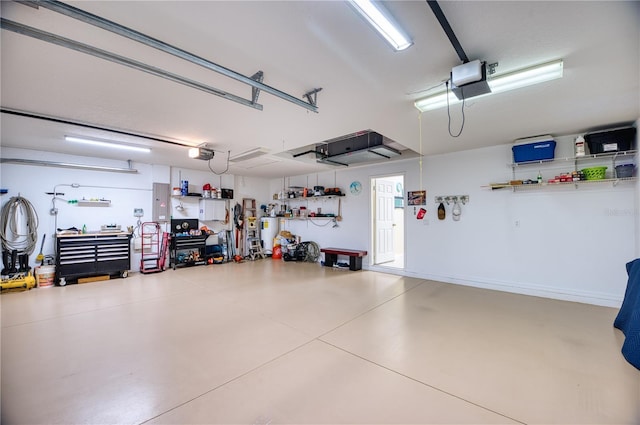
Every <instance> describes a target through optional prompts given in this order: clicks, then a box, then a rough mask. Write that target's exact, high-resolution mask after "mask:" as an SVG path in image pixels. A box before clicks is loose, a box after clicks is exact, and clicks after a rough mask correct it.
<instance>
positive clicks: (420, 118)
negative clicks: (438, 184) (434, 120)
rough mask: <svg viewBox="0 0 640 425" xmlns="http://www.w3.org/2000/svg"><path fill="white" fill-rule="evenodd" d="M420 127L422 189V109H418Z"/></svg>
mask: <svg viewBox="0 0 640 425" xmlns="http://www.w3.org/2000/svg"><path fill="white" fill-rule="evenodd" d="M418 127H419V133H420V159H419V164H420V190H421V191H422V111H418Z"/></svg>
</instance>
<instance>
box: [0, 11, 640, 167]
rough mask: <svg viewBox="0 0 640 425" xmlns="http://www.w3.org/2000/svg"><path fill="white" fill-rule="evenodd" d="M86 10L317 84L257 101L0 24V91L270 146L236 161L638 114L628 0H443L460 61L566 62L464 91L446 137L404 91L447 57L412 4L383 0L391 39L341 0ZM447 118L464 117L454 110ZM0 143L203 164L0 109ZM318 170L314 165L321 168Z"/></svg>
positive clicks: (436, 30)
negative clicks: (87, 142)
mask: <svg viewBox="0 0 640 425" xmlns="http://www.w3.org/2000/svg"><path fill="white" fill-rule="evenodd" d="M69 3H71V4H73V5H74V6H76V7H79V8H81V9H83V10H86V11H88V12H91V13H94V14H96V15H99V16H101V17H103V18H107V19H109V20H112V21H115V22H117V23H119V24H122V25H125V26H128V27H131V28H133V29H136V30H137V31H140V32H142V33H145V34H147V35H149V36H152V37H155V38H157V39H160V40H162V41H164V42H167V43H169V44H172V45H174V46H178V47H180V48H182V49H184V50H187V51H189V52H191V53H194V54H197V55H199V56H202V57H204V58H206V59H208V60H210V61H212V62H215V63H217V64H219V65H222V66H224V67H226V68H229V69H232V70H234V71H236V72H238V73H240V74H243V75H245V76H251V75H253V74H254V73H255V72H256V71H258V70H262V71H263V72H264V83H265V84H267V85H269V86H271V87H274V88H276V89H278V90H281V91H283V92H286V93H289V94H291V95H293V96H295V97H300V98H302V96H303V94H304V93H306V92H308V91H310V90H312V89H314V88H319V87H321V88H322V91H321V92H320V93H319V94H318V96H317V103H318V107H319V112H318V113H314V112H310V111H307V110H306V109H304V108H302V107H300V106H297V105H295V104H293V103H290V102H287V101H285V100H282V99H280V98H277V97H275V96H273V95H270V94H268V93H264V92H263V93H261V94H260V97H259V99H258V102H259V103H261V104H262V105H263V107H264V110H263V111H258V110H256V109H253V108H250V107H247V106H243V105H240V104H237V103H234V102H231V101H228V100H225V99H222V98H220V97H217V96H214V95H210V94H206V93H204V92H202V91H198V90H196V89H193V88H190V87H185V86H183V85H180V84H177V83H174V82H171V81H167V80H165V79H161V78H159V77H156V76H152V75H149V74H146V73H143V72H141V71H137V70H133V69H130V68H127V67H124V66H121V65H117V64H114V63H111V62H107V61H105V60H102V59H99V58H95V57H93V56H89V55H86V54H83V53H79V52H76V51H73V50H70V49H66V48H64V47H59V46H55V45H52V44H49V43H46V42H44V41H40V40H36V39H33V38H29V37H27V36H24V35H20V34H16V33H13V32H10V31H7V30H2V32H1V37H2V40H1V47H2V50H1V52H0V53H1V60H2V64H1V72H2V75H1V84H2V86H1V89H2V91H1V104H2V107H3V108H6V109H11V110H20V111H28V112H30V113H34V114H41V115H47V116H53V117H57V118H61V119H64V120H69V121H75V122H83V123H89V124H92V125H95V126H99V127H105V128H110V129H119V130H123V131H126V132H131V133H135V134H144V135H150V136H154V137H157V138H161V139H164V140H169V141H177V142H181V143H185V144H192V145H198V144H201V143H207V144H208V145H210V146H212V147H213V148H214V149H215V150H217V151H219V152H218V153H217V154H216V157H215V158H214V160H213V161H212V167H213V168H214V169H215V170H216V171H221V170H223V169H224V168H225V166H226V164H225V157H226V154H224V152H227V151H229V150H230V151H231V155H234V154H238V153H241V152H244V151H247V150H249V149H252V148H256V147H265V148H268V149H269V151H270V152H271V153H272V155H269V156H267V157H263V158H261V159H259V160H254V161H252V162H249V163H239V164H237V165H233V166H232V167H231V169H230V171H231V172H232V173H234V174H241V175H254V176H265V177H276V176H278V177H280V176H283V175H297V174H306V173H311V172H315V171H316V170H319V169H321V168H319V167H320V166H318V165H317V164H315V163H314V162H313V161H307V162H299V161H292V160H286V159H284V158H282V157H281V156H278V154H280V153H282V152H283V151H288V150H291V149H295V148H300V147H302V146H305V145H309V144H313V143H318V142H322V141H324V140H327V139H332V138H335V137H338V136H341V135H345V134H349V133H353V132H355V131H359V130H364V129H373V130H375V131H377V132H379V133H381V134H383V135H385V136H386V137H388V138H390V139H392V140H395V141H396V142H398V143H400V144H402V145H404V146H406V147H407V148H409V149H412V150H414V151H420V150H421V149H422V151H423V152H424V153H425V154H436V153H444V152H452V151H459V150H465V149H472V148H477V147H483V146H492V145H497V144H503V143H512V141H513V140H514V139H517V138H521V137H528V136H533V135H538V134H553V135H563V134H572V133H577V132H582V131H587V130H591V129H596V128H600V127H603V126H608V125H613V124H619V123H629V122H632V121H634V120H636V119H638V117H640V94H639V93H640V89H639V81H640V66H639V61H640V60H639V56H640V32H639V31H640V30H639V28H640V2H637V1H635V2H610V1H602V2H574V1H571V2H569V1H566V2H565V1H551V2H540V1H512V2H504V1H499V2H488V1H469V2H465V1H455V2H453V1H442V2H440V5H441V8H442V10H443V11H444V14H445V15H446V17H447V19H448V20H449V22H450V24H451V26H452V28H453V30H454V31H455V33H456V35H457V37H458V39H459V41H460V43H461V44H462V46H463V48H464V50H465V51H466V53H467V55H468V56H469V58H470V59H481V60H484V61H487V63H493V62H499V67H498V69H497V72H498V73H503V72H508V71H510V70H513V69H516V68H520V67H524V66H528V65H532V64H536V63H541V62H546V61H549V60H553V59H559V58H561V59H564V78H562V79H561V80H556V81H552V82H548V83H545V84H542V85H539V86H535V87H529V88H524V89H520V90H516V91H512V92H509V93H503V94H499V95H495V96H489V97H484V98H481V99H475V100H474V99H472V100H471V101H469V102H468V104H467V108H466V110H465V116H466V121H465V127H464V131H463V133H462V135H461V136H460V137H459V138H455V139H454V138H452V137H450V136H449V133H448V121H447V111H446V109H441V110H437V111H431V112H426V113H424V114H423V115H422V139H423V141H422V147H421V146H420V131H419V120H418V117H419V114H418V112H417V110H416V109H415V108H414V107H413V101H414V100H415V99H417V98H418V97H420V96H424V95H425V94H426V92H424V90H425V89H427V88H430V87H433V86H434V85H437V84H439V83H440V82H442V81H443V80H444V79H446V78H447V76H448V73H449V71H450V69H451V68H452V67H453V66H455V65H458V64H460V61H459V59H458V57H457V55H456V53H455V51H454V49H453V47H452V46H451V44H450V42H449V41H448V39H447V37H446V35H445V34H444V31H443V30H442V28H441V27H440V25H439V24H438V22H437V20H436V19H435V17H434V15H433V13H432V12H431V9H430V8H429V6H428V4H427V3H426V2H425V1H392V2H385V6H386V7H387V9H388V10H389V11H390V12H391V13H392V15H393V16H394V17H395V19H396V20H397V21H398V22H399V23H401V24H402V25H403V26H404V28H405V29H406V31H407V32H408V33H409V34H410V35H411V37H412V38H413V40H414V45H413V46H412V47H410V48H409V49H407V50H405V51H402V52H393V51H392V50H391V48H390V47H388V46H387V44H386V43H385V42H383V41H382V39H381V38H380V37H379V36H378V35H377V34H375V33H374V32H373V30H372V29H371V28H370V27H368V26H367V24H366V23H365V22H364V20H363V19H361V18H360V17H359V16H357V15H356V13H355V12H354V11H353V10H352V8H351V7H349V5H348V4H347V3H345V2H342V1H278V2H276V1H195V2H189V1H104V2H103V1H91V2H88V1H83V2H69ZM1 7H2V10H1V12H2V17H3V18H5V19H9V20H12V21H16V22H20V23H23V24H26V25H29V26H32V27H36V28H40V29H43V30H45V31H48V32H52V33H55V34H58V35H62V36H65V37H68V38H71V39H74V40H77V41H81V42H83V43H86V44H89V45H92V46H96V47H99V48H102V49H105V50H108V51H110V52H113V53H117V54H120V55H123V56H126V57H129V58H132V59H135V60H138V61H141V62H144V63H147V64H150V65H153V66H156V67H159V68H162V69H164V70H167V71H171V72H174V73H177V74H180V75H182V76H186V77H188V78H191V79H195V80H197V81H199V82H202V83H204V84H207V85H210V86H213V87H216V88H218V89H222V90H226V91H229V92H231V93H233V94H235V95H237V96H241V97H244V98H250V97H251V87H249V86H247V85H244V84H242V83H239V82H237V81H233V80H231V79H229V78H228V77H224V76H222V75H220V74H216V73H214V72H212V71H208V70H206V69H204V68H200V67H198V66H196V65H193V64H190V63H188V62H185V61H183V60H180V59H177V58H174V57H171V56H169V55H167V54H165V53H161V52H159V51H156V50H154V49H151V48H149V47H146V46H143V45H142V44H139V43H136V42H134V41H131V40H126V39H123V38H121V37H120V36H117V35H115V34H111V33H109V32H106V31H104V30H102V29H99V28H96V27H93V26H90V25H88V24H84V23H82V22H79V21H77V20H74V19H72V18H69V17H65V16H62V15H60V14H57V13H55V12H52V11H49V10H46V9H44V8H40V9H35V8H31V7H28V6H25V5H22V4H18V3H15V2H7V1H3V2H1ZM451 115H452V119H453V122H452V127H453V128H452V130H454V131H455V130H457V129H458V128H459V126H460V122H461V114H460V106H459V105H458V106H457V107H455V108H453V109H452V111H451ZM1 118H2V121H1V124H2V127H1V131H2V146H5V147H22V148H28V149H38V150H44V151H53V152H62V153H73V154H80V155H87V156H97V157H104V158H114V159H121V160H123V161H125V160H127V159H132V160H133V161H139V162H146V163H157V164H171V165H175V166H179V167H188V168H197V169H203V170H206V169H207V164H206V162H204V161H196V160H190V159H188V158H187V152H186V149H185V148H184V147H179V146H173V145H169V144H166V143H162V142H157V141H152V140H147V139H139V138H133V137H125V136H122V135H118V136H117V139H118V140H124V141H129V142H134V143H137V144H145V145H149V146H150V147H151V148H152V153H151V154H150V155H146V156H143V155H142V154H131V153H126V154H123V153H121V152H105V151H103V150H98V148H92V149H89V148H81V149H79V148H78V146H73V145H72V144H70V143H68V142H65V141H64V140H63V136H64V135H69V134H73V135H84V136H97V137H100V138H116V136H114V135H113V134H108V133H106V132H104V131H99V130H94V129H89V128H83V127H78V126H74V125H70V124H63V123H54V122H49V121H43V120H37V119H31V118H24V117H18V116H14V115H10V114H7V113H3V114H1ZM322 167H325V166H322Z"/></svg>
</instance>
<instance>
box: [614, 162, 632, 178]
mask: <svg viewBox="0 0 640 425" xmlns="http://www.w3.org/2000/svg"><path fill="white" fill-rule="evenodd" d="M633 168H634V166H633V164H620V165H616V177H617V178H619V179H623V178H625V177H633Z"/></svg>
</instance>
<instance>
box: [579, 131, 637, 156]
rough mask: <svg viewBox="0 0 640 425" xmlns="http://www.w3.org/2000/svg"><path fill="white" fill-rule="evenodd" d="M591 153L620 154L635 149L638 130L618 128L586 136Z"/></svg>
mask: <svg viewBox="0 0 640 425" xmlns="http://www.w3.org/2000/svg"><path fill="white" fill-rule="evenodd" d="M584 140H585V141H586V142H587V145H588V146H589V153H591V154H596V153H608V152H620V151H628V150H632V149H635V142H636V128H635V127H627V128H618V129H615V130H607V131H598V132H595V133H588V134H585V135H584Z"/></svg>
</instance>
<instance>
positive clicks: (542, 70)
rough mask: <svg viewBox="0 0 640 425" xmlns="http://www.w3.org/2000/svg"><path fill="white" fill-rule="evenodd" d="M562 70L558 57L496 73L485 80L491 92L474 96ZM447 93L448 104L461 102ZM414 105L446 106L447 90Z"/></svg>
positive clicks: (426, 107)
mask: <svg viewBox="0 0 640 425" xmlns="http://www.w3.org/2000/svg"><path fill="white" fill-rule="evenodd" d="M562 71H563V62H562V59H560V60H556V61H552V62H546V63H543V64H540V65H535V66H531V67H528V68H524V69H519V70H516V71H513V72H508V73H506V74H502V75H497V76H495V77H493V78H491V77H490V78H488V80H487V82H488V84H489V88H491V93H487V94H484V95H481V96H476V98H478V97H483V96H488V95H490V94H496V93H502V92H505V91H509V90H513V89H519V88H521V87H527V86H531V85H534V84H538V83H544V82H545V81H551V80H555V79H558V78H562ZM448 94H449V104H450V105H453V104H456V103H459V102H461V101H460V100H458V98H457V97H456V96H455V95H454V94H453V92H452V91H449V92H448ZM414 105H415V107H416V108H418V109H419V110H420V111H422V112H424V111H430V110H433V109H438V108H442V107H444V106H447V92H446V91H444V92H439V93H435V94H433V95H431V96H427V97H425V98H423V99H418V100H416V101H415V103H414Z"/></svg>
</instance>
